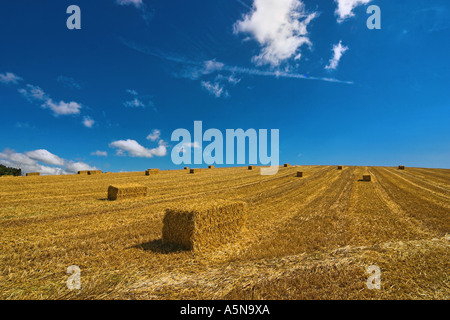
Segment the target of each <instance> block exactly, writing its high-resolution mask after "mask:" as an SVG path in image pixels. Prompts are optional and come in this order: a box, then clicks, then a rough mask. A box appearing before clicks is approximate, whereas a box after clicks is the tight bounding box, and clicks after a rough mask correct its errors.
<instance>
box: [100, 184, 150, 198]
mask: <svg viewBox="0 0 450 320" xmlns="http://www.w3.org/2000/svg"><path fill="white" fill-rule="evenodd" d="M147 193H148V187H147V186H143V185H140V184H135V183H129V184H122V185H114V186H113V185H111V186H109V188H108V200H120V199H129V198H139V197H145V196H147Z"/></svg>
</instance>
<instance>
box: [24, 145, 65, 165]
mask: <svg viewBox="0 0 450 320" xmlns="http://www.w3.org/2000/svg"><path fill="white" fill-rule="evenodd" d="M25 155H26V156H27V157H29V158H30V159H33V160H36V161H39V162H43V163H45V164H50V165H54V166H63V165H64V160H63V159H61V158H60V157H58V156H57V155H54V154H53V153H50V152H48V151H47V150H45V149H39V150H34V151H28V152H25Z"/></svg>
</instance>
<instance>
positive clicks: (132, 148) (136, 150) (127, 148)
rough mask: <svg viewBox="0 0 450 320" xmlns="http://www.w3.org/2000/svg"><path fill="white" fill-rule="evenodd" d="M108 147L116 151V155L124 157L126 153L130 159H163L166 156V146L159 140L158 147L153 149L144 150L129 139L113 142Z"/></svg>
mask: <svg viewBox="0 0 450 320" xmlns="http://www.w3.org/2000/svg"><path fill="white" fill-rule="evenodd" d="M109 146H110V147H111V148H116V149H117V155H124V154H125V152H127V153H128V154H129V155H130V156H131V157H139V158H152V157H154V156H157V157H163V156H165V155H166V154H167V146H166V144H165V142H164V141H163V140H160V141H159V146H158V147H157V148H153V149H148V148H145V147H143V146H141V145H140V144H139V143H138V142H137V141H136V140H131V139H127V140H118V141H114V142H111V143H110V144H109Z"/></svg>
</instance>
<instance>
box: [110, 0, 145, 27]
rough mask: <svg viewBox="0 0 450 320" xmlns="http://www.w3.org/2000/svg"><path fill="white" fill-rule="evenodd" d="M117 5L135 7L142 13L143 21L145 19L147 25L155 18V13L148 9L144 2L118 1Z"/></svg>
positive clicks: (140, 0) (135, 0)
mask: <svg viewBox="0 0 450 320" xmlns="http://www.w3.org/2000/svg"><path fill="white" fill-rule="evenodd" d="M116 4H118V5H119V6H133V7H135V8H136V9H138V10H139V11H140V13H141V17H142V19H144V21H145V23H146V24H149V22H150V20H151V18H152V17H153V12H152V11H151V10H149V9H148V7H147V5H146V4H145V3H144V1H143V0H116Z"/></svg>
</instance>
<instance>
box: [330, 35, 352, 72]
mask: <svg viewBox="0 0 450 320" xmlns="http://www.w3.org/2000/svg"><path fill="white" fill-rule="evenodd" d="M347 50H348V47H346V46H343V45H342V41H339V43H338V44H336V45H334V46H333V57H332V58H331V59H330V62H329V64H328V65H327V66H325V69H327V70H336V68H337V67H338V65H339V61H340V60H341V58H342V56H343V55H344V53H345V52H346V51H347Z"/></svg>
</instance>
